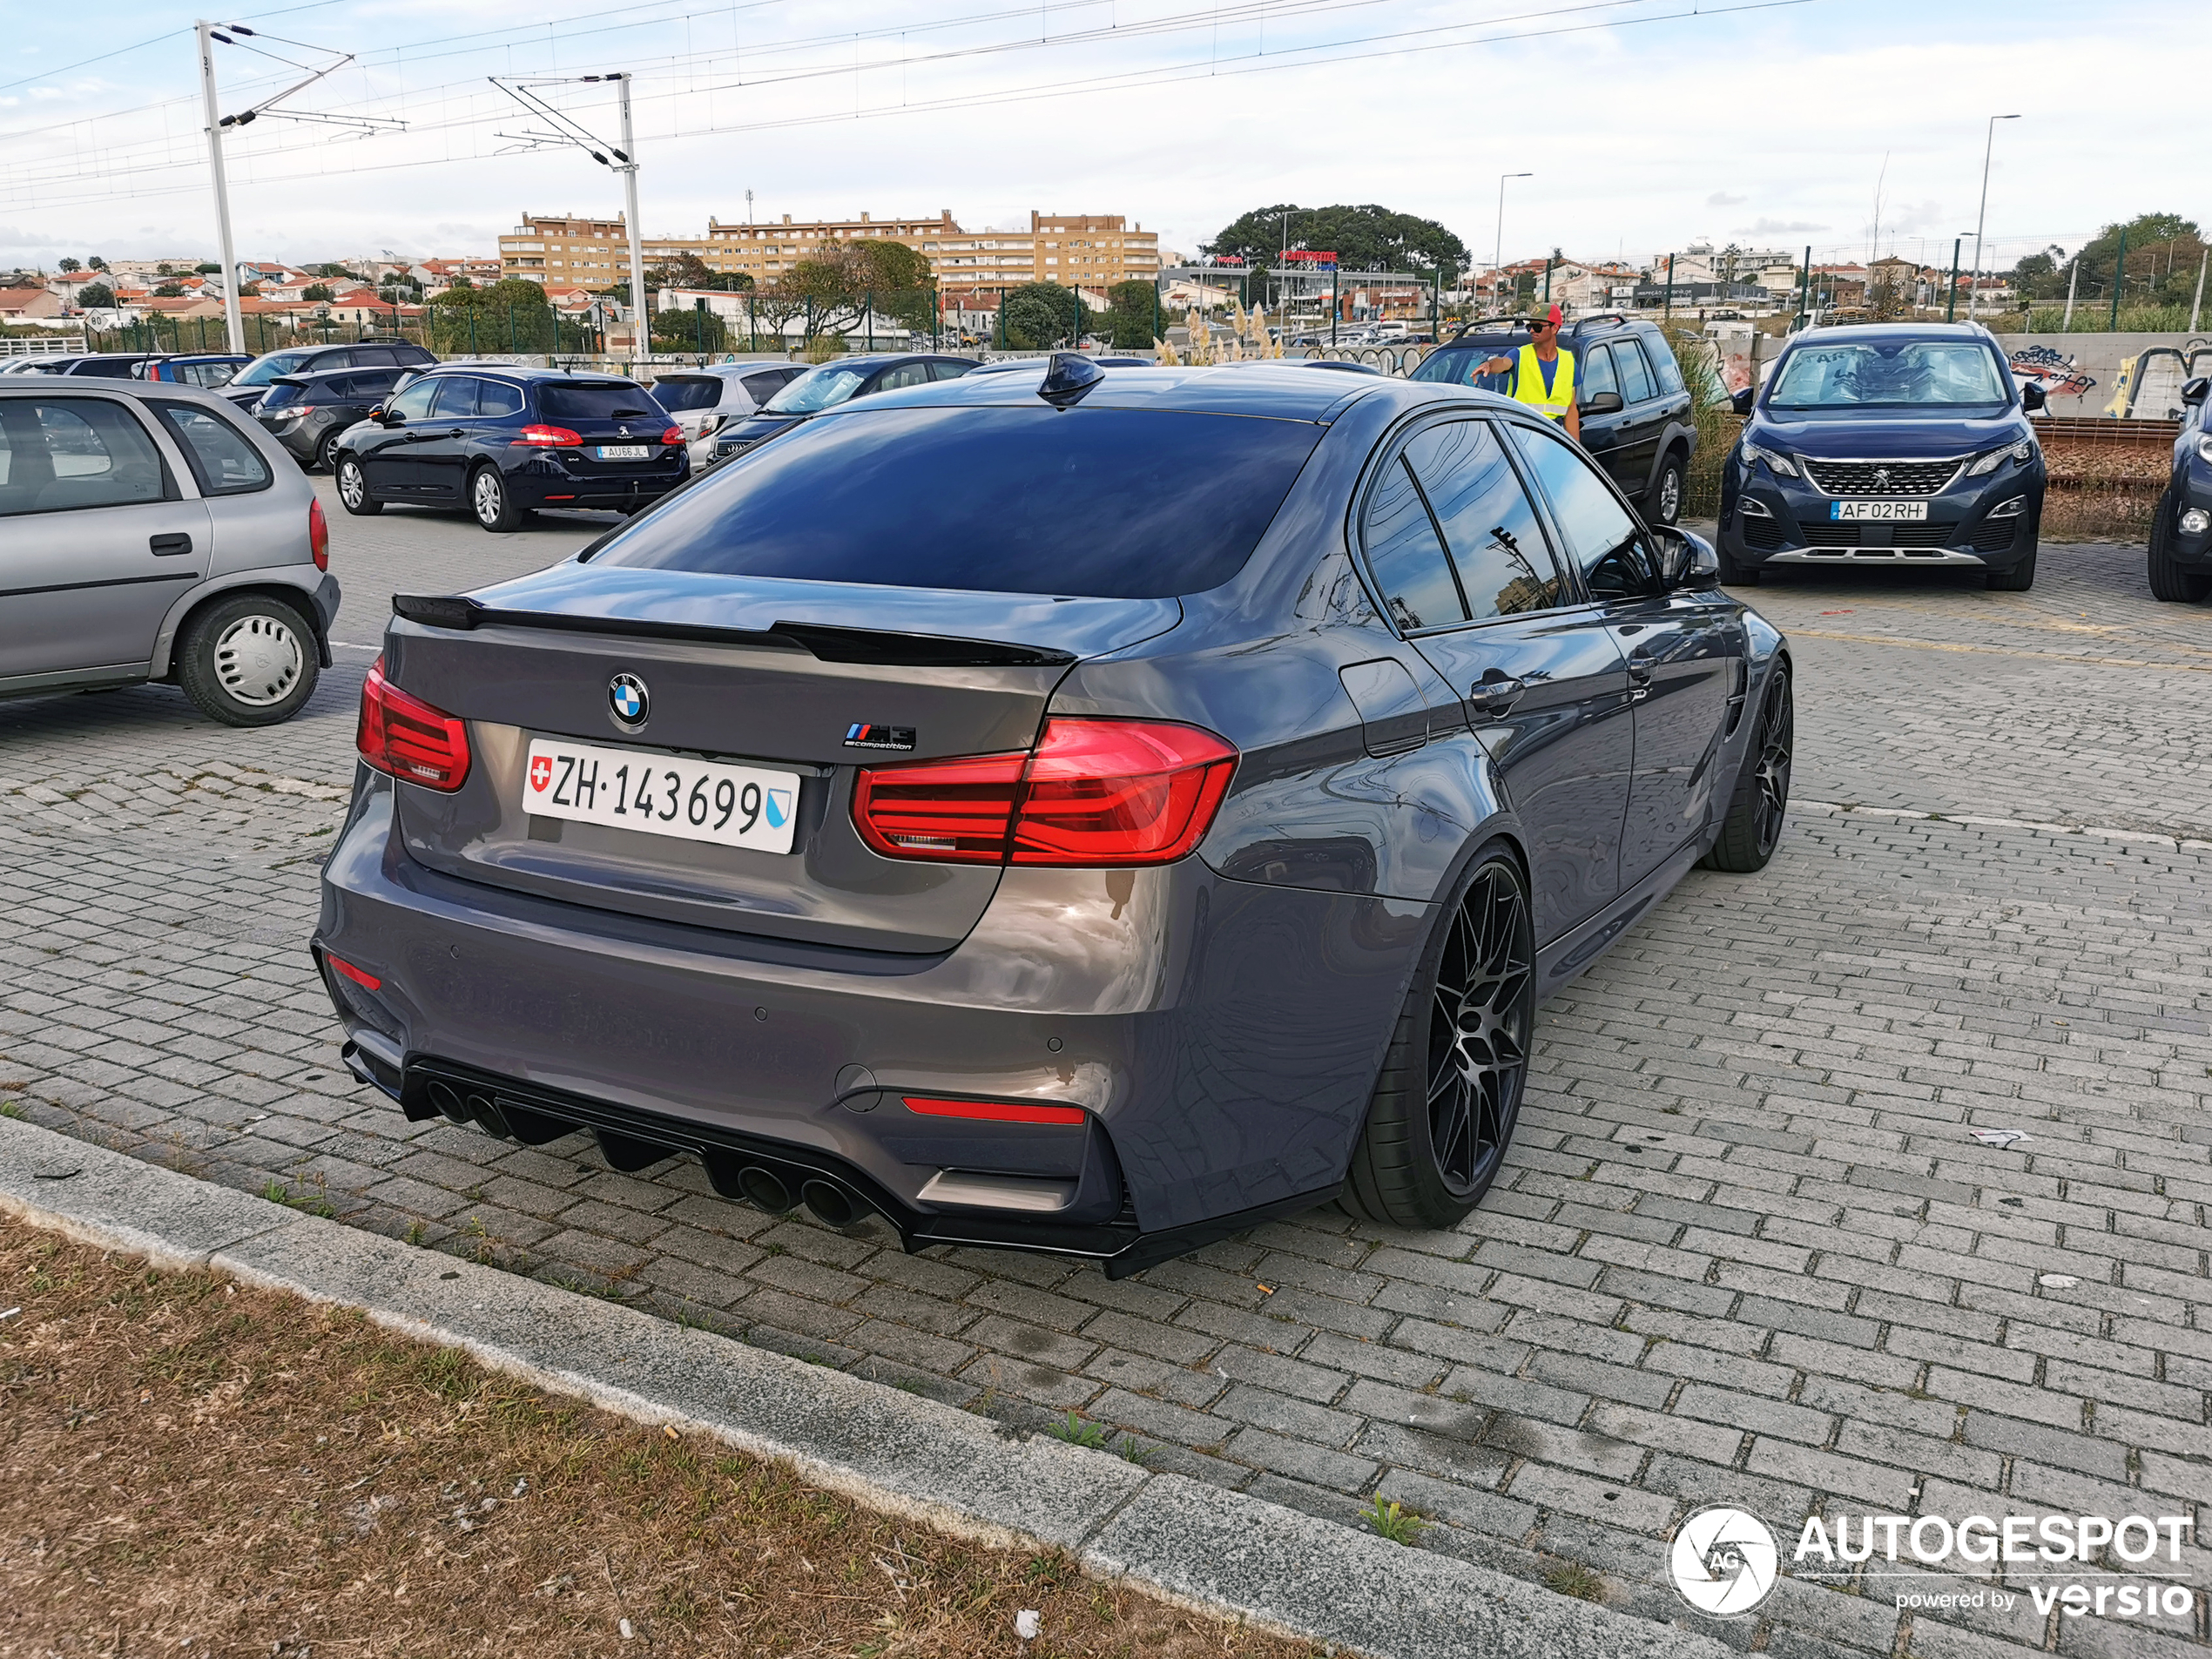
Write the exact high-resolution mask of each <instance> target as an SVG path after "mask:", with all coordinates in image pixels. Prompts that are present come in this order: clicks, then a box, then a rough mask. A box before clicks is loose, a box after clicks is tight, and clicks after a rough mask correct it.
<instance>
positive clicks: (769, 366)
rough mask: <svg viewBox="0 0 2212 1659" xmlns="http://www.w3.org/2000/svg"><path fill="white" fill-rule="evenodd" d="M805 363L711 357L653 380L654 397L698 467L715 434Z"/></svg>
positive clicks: (706, 459)
mask: <svg viewBox="0 0 2212 1659" xmlns="http://www.w3.org/2000/svg"><path fill="white" fill-rule="evenodd" d="M807 368H808V365H807V364H805V363H762V362H752V363H710V364H708V365H707V366H706V367H705V368H686V369H680V370H678V371H676V372H674V373H671V374H663V375H662V376H660V378H659V379H658V380H656V381H654V382H653V401H655V402H657V403H658V404H659V405H660V406H661V408H664V409H666V410H667V411H668V413H669V417H670V419H671V420H673V421H675V422H676V424H677V425H678V426H679V427H681V428H683V429H684V441H685V444H686V445H688V446H689V448H690V450H691V470H692V471H693V472H698V471H700V470H702V469H705V467H707V466H708V465H710V464H711V462H713V460H714V435H715V434H716V433H717V432H719V431H720V430H721V429H722V428H724V427H725V426H728V425H729V424H731V423H732V421H742V420H744V419H745V416H746V415H751V414H752V412H753V411H754V410H756V409H758V408H759V407H760V406H761V405H762V404H764V403H765V402H766V401H768V400H769V399H770V398H772V397H773V396H775V395H776V394H777V393H779V392H780V391H782V390H783V388H785V387H786V386H787V385H789V384H790V383H791V382H792V381H795V380H797V379H798V378H799V376H800V375H801V374H805V373H806V370H807Z"/></svg>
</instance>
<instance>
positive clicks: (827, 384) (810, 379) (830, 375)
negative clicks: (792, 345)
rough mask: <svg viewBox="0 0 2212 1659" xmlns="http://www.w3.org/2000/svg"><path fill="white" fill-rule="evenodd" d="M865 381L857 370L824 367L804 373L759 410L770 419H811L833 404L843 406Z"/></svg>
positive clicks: (865, 377)
mask: <svg viewBox="0 0 2212 1659" xmlns="http://www.w3.org/2000/svg"><path fill="white" fill-rule="evenodd" d="M866 379H867V375H866V374H862V373H861V372H860V370H859V369H857V368H833V367H831V366H829V365H827V364H825V365H824V366H823V367H822V368H810V369H808V370H807V371H806V373H805V374H801V375H800V376H799V378H798V379H797V380H795V381H792V383H791V384H790V385H788V386H786V387H785V388H784V389H783V390H782V391H780V392H779V393H777V394H776V395H775V396H773V397H772V398H770V399H769V400H768V401H766V402H765V403H764V404H762V405H761V408H763V409H765V410H766V411H767V413H769V414H770V415H812V414H813V412H814V411H815V410H817V409H826V408H829V407H830V405H832V404H833V403H842V402H844V401H845V400H846V398H848V397H850V396H852V395H853V393H854V392H856V391H858V390H859V389H860V382H861V381H864V380H866Z"/></svg>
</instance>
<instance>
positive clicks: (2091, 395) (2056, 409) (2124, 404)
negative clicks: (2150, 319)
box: [1997, 334, 2212, 420]
mask: <svg viewBox="0 0 2212 1659" xmlns="http://www.w3.org/2000/svg"><path fill="white" fill-rule="evenodd" d="M1997 342H1998V344H1999V345H2000V347H2003V349H2004V352H2005V354H2006V357H2008V358H2009V359H2011V361H2012V364H2013V374H2015V375H2017V376H2018V377H2019V379H2020V381H2021V382H2022V383H2023V384H2026V383H2027V381H2030V380H2033V381H2039V382H2040V383H2041V385H2042V387H2043V389H2044V391H2045V392H2046V393H2047V394H2048V395H2049V396H2050V400H2051V402H2050V409H2051V413H2052V414H2054V415H2089V416H2095V415H2111V416H2129V415H2132V416H2134V417H2136V418H2138V419H2149V420H2175V419H2177V418H2179V416H2180V415H2181V413H2182V381H2185V380H2188V378H2189V377H2190V376H2192V375H2195V374H2212V336H2208V335H2205V334H2000V335H1998V336H1997Z"/></svg>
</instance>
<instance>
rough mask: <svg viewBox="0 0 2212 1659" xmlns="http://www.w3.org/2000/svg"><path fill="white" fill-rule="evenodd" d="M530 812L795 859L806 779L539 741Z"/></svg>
mask: <svg viewBox="0 0 2212 1659" xmlns="http://www.w3.org/2000/svg"><path fill="white" fill-rule="evenodd" d="M523 811H524V812H526V813H531V814H533V815H534V816H536V817H539V818H565V819H572V820H574V821H575V822H577V823H579V824H605V825H609V826H612V827H613V828H616V829H630V830H639V831H642V832H643V833H645V834H648V835H672V836H675V837H676V838H678V840H685V841H712V842H715V843H716V844H717V845H718V846H742V847H747V848H750V849H751V850H752V851H753V852H756V853H788V852H790V851H791V840H792V820H793V819H795V818H796V817H797V816H798V811H799V775H798V774H797V773H796V772H775V771H772V770H770V769H769V768H767V767H765V766H732V765H724V764H722V763H721V762H719V761H714V760H684V759H677V758H676V757H674V756H671V755H663V754H655V753H653V752H651V751H650V750H638V749H602V748H599V747H597V746H596V745H590V744H583V743H556V742H551V741H549V740H547V739H546V738H532V739H531V741H530V753H529V765H527V766H526V767H525V768H524V769H523Z"/></svg>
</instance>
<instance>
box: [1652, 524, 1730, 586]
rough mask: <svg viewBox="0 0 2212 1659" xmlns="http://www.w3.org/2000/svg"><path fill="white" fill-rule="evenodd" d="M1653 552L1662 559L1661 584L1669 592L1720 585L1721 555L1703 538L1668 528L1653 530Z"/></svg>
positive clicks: (1668, 526) (1660, 566)
mask: <svg viewBox="0 0 2212 1659" xmlns="http://www.w3.org/2000/svg"><path fill="white" fill-rule="evenodd" d="M1652 540H1653V543H1655V546H1654V549H1653V550H1654V551H1655V552H1656V553H1657V554H1658V556H1659V585H1660V587H1661V589H1662V590H1664V591H1666V592H1669V593H1673V592H1676V590H1683V589H1690V590H1695V589H1700V588H1710V587H1715V586H1717V585H1718V584H1719V582H1720V578H1721V560H1720V555H1719V554H1717V553H1716V552H1715V551H1714V550H1713V544H1712V543H1710V542H1709V541H1707V540H1706V539H1705V538H1704V537H1703V536H1696V535H1693V534H1691V533H1690V532H1689V531H1688V530H1685V529H1676V528H1675V527H1674V526H1673V525H1665V526H1662V527H1661V528H1659V529H1655V530H1653V531H1652Z"/></svg>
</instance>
